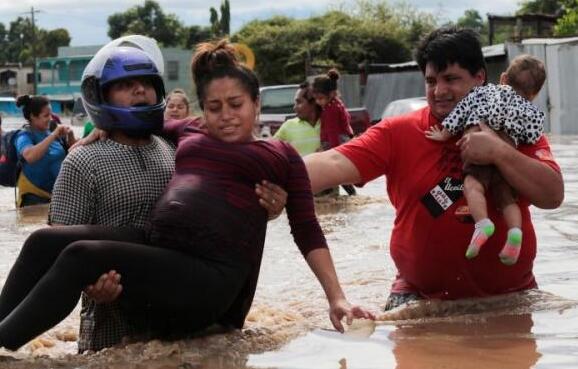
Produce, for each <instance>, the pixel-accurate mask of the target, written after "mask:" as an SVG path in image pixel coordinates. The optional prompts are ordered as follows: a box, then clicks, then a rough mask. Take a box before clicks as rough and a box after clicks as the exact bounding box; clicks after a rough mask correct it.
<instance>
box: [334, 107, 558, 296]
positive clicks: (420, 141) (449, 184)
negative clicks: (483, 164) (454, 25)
mask: <svg viewBox="0 0 578 369" xmlns="http://www.w3.org/2000/svg"><path fill="white" fill-rule="evenodd" d="M437 123H438V120H437V119H436V118H435V117H434V116H433V115H431V114H430V109H429V107H426V108H424V109H421V110H418V111H416V112H413V113H411V114H409V115H405V116H400V117H395V118H391V119H385V120H383V121H382V122H380V123H378V124H376V125H375V126H374V127H372V128H370V129H369V130H368V131H367V132H366V133H365V134H364V135H362V136H361V137H358V138H356V139H354V140H352V141H350V142H348V143H346V144H344V145H342V146H340V147H338V148H337V150H338V151H339V152H340V153H342V154H343V155H345V156H346V157H348V158H349V159H350V160H351V161H352V162H353V163H354V164H355V166H356V167H357V169H358V170H359V172H360V174H361V177H362V179H363V181H364V182H366V181H369V180H372V179H374V178H377V177H379V176H380V175H383V174H385V175H386V177H387V193H388V195H389V198H390V201H391V203H392V205H393V206H394V208H395V209H396V218H395V223H394V228H393V231H392V234H391V242H390V251H391V256H392V258H393V260H394V262H395V265H396V267H397V270H398V273H399V275H398V278H397V281H396V282H395V283H394V286H393V291H394V292H418V293H420V294H421V295H423V296H424V297H427V298H441V299H457V298H465V297H481V296H488V295H495V294H501V293H507V292H513V291H519V290H523V289H528V288H532V287H536V282H535V279H534V275H533V273H532V266H533V262H534V258H535V256H536V235H535V233H534V228H533V226H532V222H531V217H530V212H529V210H528V207H529V202H528V201H527V200H525V199H520V201H519V206H520V208H521V212H522V218H523V221H522V223H523V224H522V231H523V244H522V250H521V255H520V259H519V260H518V262H517V263H516V264H515V265H512V266H506V265H504V264H502V263H501V262H500V259H499V257H498V254H499V252H500V250H501V249H502V247H503V245H504V242H505V240H506V233H507V226H506V224H505V222H504V220H503V218H502V216H501V213H499V212H498V211H497V210H495V206H494V205H493V203H492V199H491V196H486V198H487V200H488V211H489V216H490V218H491V219H492V221H493V222H494V223H495V225H496V232H495V233H494V235H493V236H492V237H491V238H490V239H489V241H488V242H487V243H486V244H485V245H484V247H483V248H482V251H481V252H480V254H479V255H478V256H477V257H476V258H474V259H472V260H468V259H466V257H465V252H466V248H467V245H468V243H469V241H470V238H471V236H472V233H473V230H474V228H473V224H472V223H467V222H464V221H463V216H460V211H461V210H463V208H464V207H465V206H467V204H466V200H465V197H463V196H462V186H461V178H462V162H461V158H460V151H459V148H458V147H457V146H456V145H455V142H456V138H452V139H450V140H449V141H447V142H444V143H440V142H437V141H433V140H429V139H427V138H426V137H425V134H424V132H425V131H426V129H427V128H428V127H430V126H432V125H434V124H437ZM518 149H519V150H520V151H521V152H522V153H524V154H526V155H528V156H530V157H533V158H536V159H537V160H540V161H542V162H544V163H546V164H548V165H549V166H551V167H552V168H554V169H555V170H556V171H558V172H559V171H560V168H559V167H558V165H557V164H556V162H555V161H554V158H553V157H552V154H551V152H550V147H549V144H548V141H547V139H546V138H545V137H544V136H543V137H542V138H541V139H540V140H539V141H538V142H537V143H536V144H534V145H520V146H519V148H518ZM436 185H437V187H436ZM442 189H443V191H442ZM430 191H431V192H430ZM432 192H433V193H435V194H436V195H437V197H436V198H437V199H438V200H439V199H440V198H441V200H439V201H438V202H437V205H436V201H433V198H434V196H431V193H432ZM440 194H441V195H440ZM440 203H442V204H443V206H442V205H439V204H440ZM443 208H445V211H444V210H443Z"/></svg>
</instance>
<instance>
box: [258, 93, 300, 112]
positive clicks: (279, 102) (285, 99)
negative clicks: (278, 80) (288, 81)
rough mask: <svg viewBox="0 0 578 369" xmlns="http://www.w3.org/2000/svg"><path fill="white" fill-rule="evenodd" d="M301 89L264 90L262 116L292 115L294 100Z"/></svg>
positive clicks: (262, 94)
mask: <svg viewBox="0 0 578 369" xmlns="http://www.w3.org/2000/svg"><path fill="white" fill-rule="evenodd" d="M298 88H299V87H298V86H295V87H285V88H276V89H263V90H262V91H261V114H291V113H293V100H294V99H295V93H296V92H297V89H298Z"/></svg>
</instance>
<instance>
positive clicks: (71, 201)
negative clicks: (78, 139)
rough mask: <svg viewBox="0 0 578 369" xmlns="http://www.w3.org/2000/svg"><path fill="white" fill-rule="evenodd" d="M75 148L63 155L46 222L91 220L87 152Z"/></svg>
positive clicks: (92, 192) (92, 198)
mask: <svg viewBox="0 0 578 369" xmlns="http://www.w3.org/2000/svg"><path fill="white" fill-rule="evenodd" d="M77 150H82V148H80V149H77ZM77 150H75V151H73V152H72V153H71V154H70V155H68V156H67V157H66V159H65V160H64V162H63V163H62V167H61V169H60V173H59V174H58V177H57V178H56V183H55V184H54V189H53V192H52V200H51V202H50V211H49V215H48V222H49V224H66V225H73V224H91V223H93V219H92V214H94V207H95V201H96V199H95V188H94V173H93V171H92V170H91V168H92V165H90V164H91V163H90V160H87V158H86V157H87V155H82V153H81V152H78V153H77V152H76V151H77Z"/></svg>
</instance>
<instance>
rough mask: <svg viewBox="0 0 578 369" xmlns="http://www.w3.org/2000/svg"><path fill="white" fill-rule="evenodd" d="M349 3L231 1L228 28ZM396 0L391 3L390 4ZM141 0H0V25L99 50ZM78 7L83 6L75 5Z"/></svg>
mask: <svg viewBox="0 0 578 369" xmlns="http://www.w3.org/2000/svg"><path fill="white" fill-rule="evenodd" d="M157 1H158V3H159V4H160V5H161V7H162V8H163V10H164V11H165V13H174V14H177V16H178V17H179V19H180V20H181V21H182V22H183V24H185V25H193V24H197V25H208V24H209V8H210V7H211V6H213V7H216V8H218V7H219V5H220V2H221V0H157ZM350 2H352V0H345V1H340V0H316V1H311V0H273V1H271V0H230V4H231V19H232V22H231V28H232V31H236V30H238V29H239V28H240V27H242V26H243V25H244V24H245V23H247V22H248V21H250V20H253V19H266V18H268V17H270V16H272V15H285V16H290V17H294V18H306V17H309V16H312V15H320V14H323V13H324V12H325V10H327V9H328V8H329V7H331V6H336V5H338V4H340V3H346V4H347V3H350ZM395 2H396V1H390V3H395ZM407 2H408V3H409V4H411V5H413V6H415V7H416V8H418V9H419V10H422V11H427V12H431V13H434V14H437V15H438V16H440V15H441V16H442V18H443V19H444V20H455V19H457V18H458V17H460V16H461V15H462V14H463V13H464V11H465V10H466V9H476V10H478V11H479V12H480V14H481V15H482V16H484V17H485V15H486V14H487V13H492V14H500V15H506V14H513V12H514V11H515V10H516V9H517V8H518V2H519V0H486V1H483V2H481V1H477V0H445V1H438V0H409V1H407ZM143 3H144V0H140V1H139V0H41V1H40V0H16V1H14V0H0V23H4V25H5V26H6V27H8V26H9V24H10V21H12V20H14V19H16V18H17V17H18V16H21V15H22V16H24V15H25V13H26V12H28V15H29V14H30V8H31V7H34V8H35V9H37V10H39V11H40V12H39V13H36V15H35V18H36V24H37V25H38V26H39V27H41V28H44V29H47V30H51V29H54V28H60V27H62V28H67V29H68V32H69V33H70V36H71V37H72V41H71V45H73V46H79V45H101V44H104V43H106V42H108V41H109V40H110V39H109V38H108V36H107V35H106V32H107V30H108V23H107V18H108V16H109V15H111V14H113V13H118V12H122V11H125V10H126V9H128V8H129V7H131V6H134V5H137V4H143ZM80 4H82V5H80Z"/></svg>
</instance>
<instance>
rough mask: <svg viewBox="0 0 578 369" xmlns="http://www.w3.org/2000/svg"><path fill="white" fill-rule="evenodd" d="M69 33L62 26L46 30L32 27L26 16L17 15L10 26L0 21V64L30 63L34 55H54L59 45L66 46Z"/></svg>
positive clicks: (68, 42)
mask: <svg viewBox="0 0 578 369" xmlns="http://www.w3.org/2000/svg"><path fill="white" fill-rule="evenodd" d="M69 44H70V35H69V34H68V31H67V30H66V29H63V28H58V29H55V30H51V31H47V30H44V29H41V28H38V27H37V26H35V27H34V30H33V28H32V22H31V21H30V19H28V18H23V17H18V18H16V20H14V21H12V22H10V27H9V28H8V29H6V26H5V25H4V24H2V23H0V64H3V63H17V62H21V63H24V64H31V63H32V61H33V57H34V54H36V57H48V56H56V54H57V51H58V47H59V46H68V45H69Z"/></svg>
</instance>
